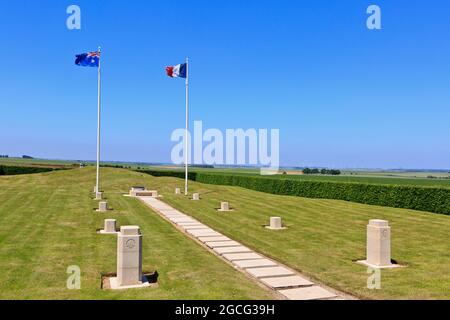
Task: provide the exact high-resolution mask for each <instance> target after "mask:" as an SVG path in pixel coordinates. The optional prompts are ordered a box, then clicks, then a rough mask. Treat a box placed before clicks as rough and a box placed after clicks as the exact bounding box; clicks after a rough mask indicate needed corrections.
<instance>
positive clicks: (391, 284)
mask: <svg viewBox="0 0 450 320" xmlns="http://www.w3.org/2000/svg"><path fill="white" fill-rule="evenodd" d="M148 186H150V187H151V188H156V189H158V190H159V191H161V192H162V194H163V195H164V198H163V200H164V201H165V202H167V203H169V204H171V205H172V206H174V207H176V208H177V209H180V210H182V211H184V212H186V213H189V214H190V215H192V216H194V217H195V218H197V219H199V220H200V221H202V222H203V223H205V224H207V225H209V226H211V227H213V228H215V229H216V230H218V231H220V232H222V233H224V234H225V235H227V236H229V237H231V238H233V239H235V240H238V241H240V242H242V243H243V244H245V245H247V246H248V247H250V248H252V249H255V250H257V251H259V252H261V253H263V254H265V255H267V256H269V257H271V258H274V259H276V260H279V261H281V262H283V263H285V264H286V265H289V266H290V267H292V268H294V269H296V270H298V271H300V272H303V273H304V274H306V275H308V276H310V277H311V278H313V279H315V280H317V281H319V282H322V283H325V284H327V285H330V286H332V287H334V288H336V289H339V290H341V291H344V292H347V293H351V294H354V295H356V296H358V297H360V298H366V299H450V217H449V216H445V215H439V214H433V213H427V212H421V211H414V210H406V209H396V208H387V207H379V206H370V205H363V204H356V203H350V202H345V201H339V200H324V199H306V198H300V197H290V196H277V195H270V194H265V193H260V192H256V191H251V190H247V189H243V188H239V187H229V186H216V185H206V184H199V183H192V182H191V184H190V186H191V189H190V192H191V193H192V192H199V193H200V194H201V198H202V199H201V201H200V202H196V201H192V200H189V199H188V198H186V197H184V196H179V195H178V196H177V195H175V194H174V188H175V187H182V186H183V180H181V179H176V178H169V177H161V178H151V181H150V185H148ZM221 201H229V202H230V205H231V206H232V208H233V209H235V211H234V212H229V213H219V212H217V210H216V209H217V208H218V207H220V202H221ZM271 216H281V217H282V218H283V219H284V222H285V224H286V225H287V227H288V229H287V230H283V231H271V230H268V229H265V228H264V227H263V226H264V225H266V224H268V222H269V218H270V217H271ZM370 219H386V220H388V221H389V223H390V225H391V227H392V258H393V259H394V260H396V261H397V262H398V263H400V264H401V265H404V266H405V268H399V269H388V270H387V269H385V270H382V271H381V278H382V279H381V290H369V289H367V280H368V276H370V274H368V273H367V268H366V267H364V266H361V265H359V264H356V263H355V261H357V260H363V259H364V258H365V254H366V253H365V251H366V226H367V224H368V221H369V220H370Z"/></svg>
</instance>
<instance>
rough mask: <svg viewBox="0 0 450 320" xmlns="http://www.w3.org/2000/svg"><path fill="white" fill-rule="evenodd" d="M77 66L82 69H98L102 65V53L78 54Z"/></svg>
mask: <svg viewBox="0 0 450 320" xmlns="http://www.w3.org/2000/svg"><path fill="white" fill-rule="evenodd" d="M75 64H76V65H77V66H81V67H97V68H98V66H99V65H100V52H99V51H93V52H88V53H82V54H77V55H76V59H75Z"/></svg>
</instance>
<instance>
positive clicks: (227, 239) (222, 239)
mask: <svg viewBox="0 0 450 320" xmlns="http://www.w3.org/2000/svg"><path fill="white" fill-rule="evenodd" d="M198 240H200V241H201V242H210V241H231V239H230V238H228V237H225V236H218V237H199V238H198Z"/></svg>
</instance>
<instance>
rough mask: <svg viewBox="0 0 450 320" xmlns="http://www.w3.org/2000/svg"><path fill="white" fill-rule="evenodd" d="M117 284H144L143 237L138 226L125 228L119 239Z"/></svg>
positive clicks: (122, 229)
mask: <svg viewBox="0 0 450 320" xmlns="http://www.w3.org/2000/svg"><path fill="white" fill-rule="evenodd" d="M117 284H118V285H119V286H133V285H139V284H142V235H141V233H140V229H139V227H138V226H123V227H121V228H120V233H119V234H118V237H117Z"/></svg>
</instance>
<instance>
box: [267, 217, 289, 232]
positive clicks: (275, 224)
mask: <svg viewBox="0 0 450 320" xmlns="http://www.w3.org/2000/svg"><path fill="white" fill-rule="evenodd" d="M266 228H267V229H270V230H283V229H286V228H284V227H283V223H282V221H281V218H280V217H271V218H270V225H269V226H266Z"/></svg>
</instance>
